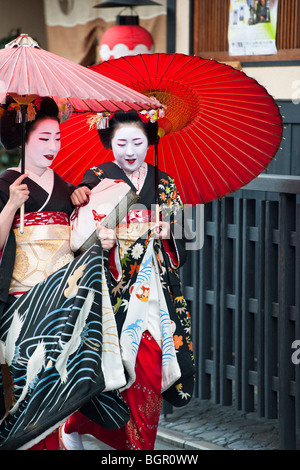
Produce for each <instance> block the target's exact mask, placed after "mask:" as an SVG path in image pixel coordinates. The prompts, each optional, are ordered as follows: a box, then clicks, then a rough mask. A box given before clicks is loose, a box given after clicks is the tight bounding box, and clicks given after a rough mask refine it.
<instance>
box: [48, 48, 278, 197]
mask: <svg viewBox="0 0 300 470" xmlns="http://www.w3.org/2000/svg"><path fill="white" fill-rule="evenodd" d="M92 69H93V70H94V71H96V72H99V73H101V74H102V75H105V76H106V77H109V78H111V79H113V80H117V81H119V82H120V83H122V84H123V85H126V86H127V87H129V88H132V89H134V90H136V91H138V92H140V93H142V94H144V95H146V96H149V97H150V96H155V97H156V98H157V99H158V100H159V102H160V103H161V104H163V105H164V106H166V113H165V117H164V118H162V119H161V120H159V126H160V135H161V139H160V143H159V163H158V165H159V168H160V169H161V170H163V171H166V172H167V173H168V174H170V175H171V176H172V177H173V178H174V179H175V182H176V185H177V188H178V190H179V191H180V194H181V197H182V199H183V202H184V203H188V204H199V203H206V202H210V201H213V200H215V199H218V198H221V197H223V196H225V195H227V194H229V193H231V192H234V191H236V190H238V189H240V188H241V187H242V186H244V185H246V184H247V183H249V182H250V181H251V180H253V179H254V178H255V177H257V176H258V175H259V174H260V173H261V172H262V171H263V170H265V169H266V168H267V166H268V165H269V163H270V162H271V161H272V159H273V158H274V156H275V154H276V152H277V150H278V148H279V145H280V142H281V139H282V118H281V115H280V112H279V108H278V106H277V105H276V103H275V101H274V99H273V98H272V97H271V96H270V95H269V94H268V92H267V91H266V89H265V88H264V87H262V86H261V85H259V84H258V83H257V81H256V80H254V79H253V78H250V77H248V76H247V75H246V74H245V73H244V72H242V71H239V70H236V69H234V68H233V67H231V66H229V65H225V64H222V63H219V62H216V61H214V60H207V59H202V58H201V57H194V56H187V55H184V54H141V55H137V56H128V57H122V58H120V59H114V60H109V61H106V62H103V63H101V64H100V65H95V66H93V67H92ZM62 136H63V137H62V150H61V151H60V154H59V156H58V157H57V159H56V161H55V163H54V166H53V168H55V169H56V171H58V173H60V174H61V175H62V176H63V177H65V178H66V179H68V180H71V181H72V182H74V183H75V184H77V183H78V182H79V181H80V180H81V177H82V175H83V173H84V171H85V170H86V169H87V168H90V167H91V166H94V165H96V164H100V163H102V162H104V161H107V160H112V159H113V155H112V153H111V152H110V151H106V150H105V149H104V148H103V147H102V145H101V143H100V141H99V138H98V136H97V132H96V131H95V130H91V131H89V130H88V125H87V124H86V119H84V118H82V117H75V118H72V119H70V120H69V121H68V122H67V123H65V124H64V125H63V129H62ZM78 161H80V168H79V165H78ZM147 161H148V162H150V163H153V162H154V149H149V152H148V156H147Z"/></svg>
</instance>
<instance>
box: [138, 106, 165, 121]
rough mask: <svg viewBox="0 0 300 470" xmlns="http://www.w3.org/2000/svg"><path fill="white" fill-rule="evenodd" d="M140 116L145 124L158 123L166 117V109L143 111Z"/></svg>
mask: <svg viewBox="0 0 300 470" xmlns="http://www.w3.org/2000/svg"><path fill="white" fill-rule="evenodd" d="M138 114H139V116H140V119H141V120H142V121H143V122H156V121H158V119H161V118H163V117H164V115H165V111H164V109H151V110H149V111H146V110H145V109H143V111H140V112H139V113H138Z"/></svg>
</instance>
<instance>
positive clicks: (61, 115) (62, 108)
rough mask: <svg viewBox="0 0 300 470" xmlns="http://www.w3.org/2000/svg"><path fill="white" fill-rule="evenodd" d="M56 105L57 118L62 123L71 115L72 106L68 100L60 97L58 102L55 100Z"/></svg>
mask: <svg viewBox="0 0 300 470" xmlns="http://www.w3.org/2000/svg"><path fill="white" fill-rule="evenodd" d="M56 104H57V107H58V119H59V122H60V123H61V124H62V123H63V122H66V121H67V120H68V119H69V118H70V117H71V116H72V106H71V103H70V102H69V100H67V99H66V98H62V99H61V100H59V102H56Z"/></svg>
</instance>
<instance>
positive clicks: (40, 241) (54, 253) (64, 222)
mask: <svg viewBox="0 0 300 470" xmlns="http://www.w3.org/2000/svg"><path fill="white" fill-rule="evenodd" d="M13 230H14V234H15V238H16V259H15V265H14V270H13V275H12V280H11V284H10V289H9V293H10V294H17V293H24V292H27V291H28V290H29V289H31V288H32V287H33V286H35V285H36V284H38V283H39V282H41V281H44V280H45V279H47V277H48V276H49V275H50V274H52V273H54V272H55V271H57V270H58V269H60V268H61V267H63V266H64V265H66V264H67V263H69V262H70V261H72V260H73V259H74V255H73V252H72V251H71V248H70V225H69V216H68V214H66V213H64V212H54V211H53V212H52V211H48V212H29V213H26V214H25V217H24V231H23V234H22V233H21V232H20V216H16V217H15V219H14V223H13Z"/></svg>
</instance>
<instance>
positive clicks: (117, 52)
mask: <svg viewBox="0 0 300 470" xmlns="http://www.w3.org/2000/svg"><path fill="white" fill-rule="evenodd" d="M153 52H154V42H153V38H152V36H151V34H150V33H149V31H147V30H146V29H145V28H143V27H142V26H140V25H139V17H138V16H125V15H119V16H117V24H116V25H115V26H112V27H111V28H109V29H108V30H107V31H106V32H105V33H104V34H103V36H102V39H101V41H100V50H99V53H100V60H101V61H105V60H109V59H119V58H120V57H124V56H128V55H137V54H152V53H153Z"/></svg>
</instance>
